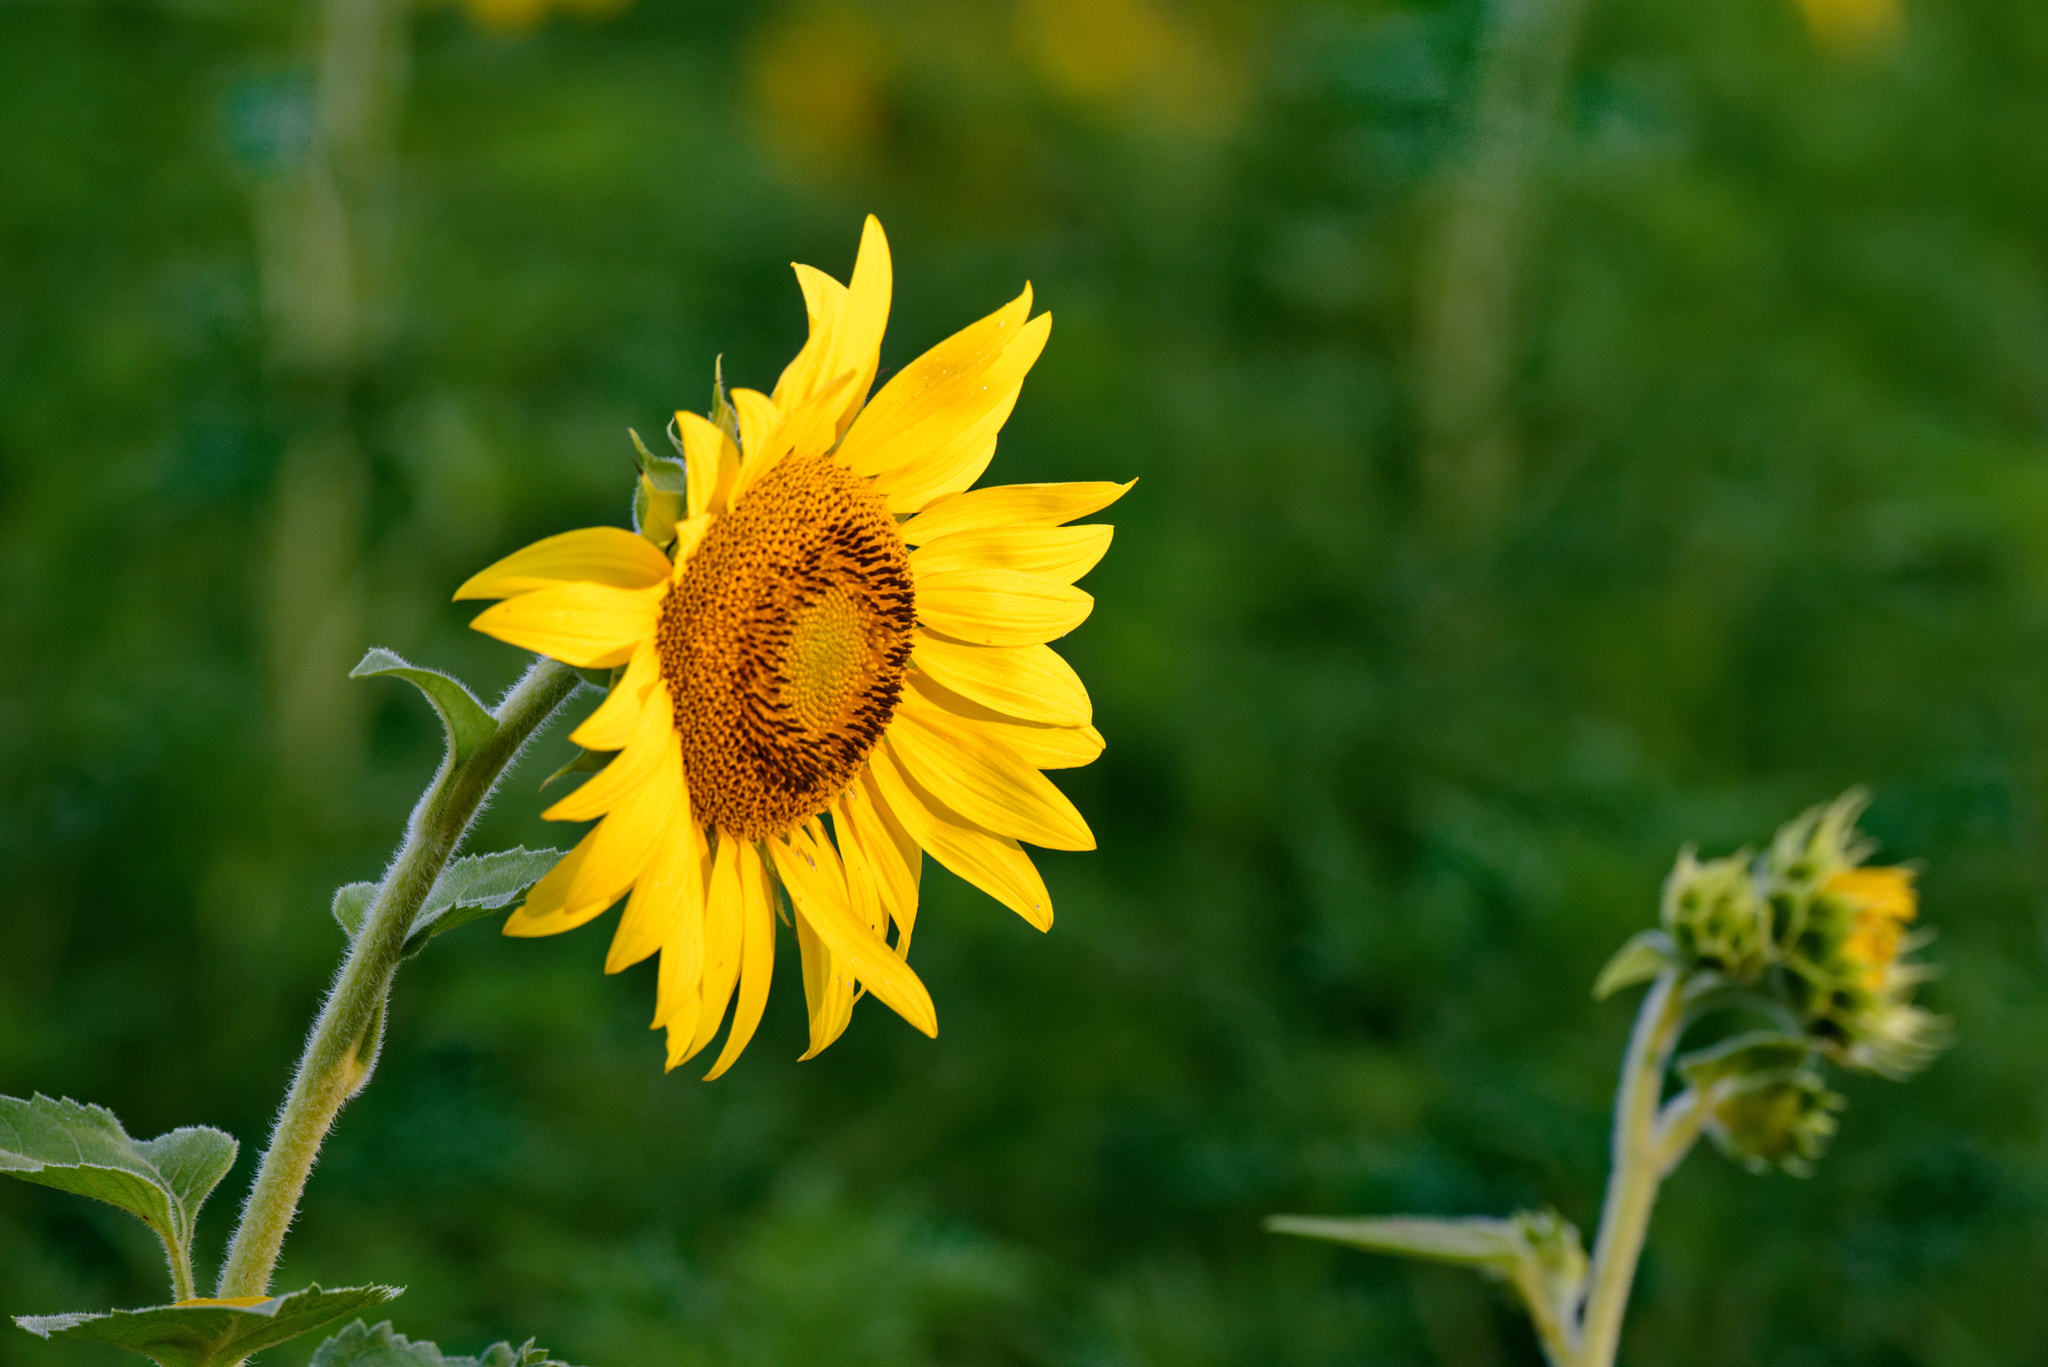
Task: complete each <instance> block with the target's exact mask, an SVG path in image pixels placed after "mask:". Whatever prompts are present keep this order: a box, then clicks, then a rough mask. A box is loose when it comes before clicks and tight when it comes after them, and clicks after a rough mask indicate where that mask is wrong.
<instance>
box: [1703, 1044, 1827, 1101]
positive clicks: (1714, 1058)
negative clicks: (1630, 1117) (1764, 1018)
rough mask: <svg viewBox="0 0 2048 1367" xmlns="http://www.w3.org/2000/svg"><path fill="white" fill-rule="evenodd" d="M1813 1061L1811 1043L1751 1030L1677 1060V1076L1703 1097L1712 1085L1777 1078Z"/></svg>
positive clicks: (1796, 1070)
mask: <svg viewBox="0 0 2048 1367" xmlns="http://www.w3.org/2000/svg"><path fill="white" fill-rule="evenodd" d="M1812 1062H1813V1044H1812V1042H1811V1041H1809V1040H1806V1039H1803V1038H1801V1037H1799V1036H1797V1035H1787V1034H1783V1033H1780V1032H1779V1031H1776V1030H1752V1031H1750V1032H1748V1033H1747V1034H1741V1035H1736V1036H1734V1037H1732V1038H1730V1039H1725V1040H1722V1041H1721V1042H1720V1043H1719V1044H1716V1045H1714V1046H1713V1047H1712V1048H1708V1049H1700V1050H1697V1051H1695V1052H1693V1053H1690V1054H1687V1055H1685V1056H1684V1057H1683V1058H1681V1059H1679V1060H1678V1075H1679V1076H1680V1077H1682V1078H1684V1079H1685V1081H1686V1084H1687V1085H1688V1086H1690V1087H1691V1088H1692V1089H1693V1090H1694V1091H1696V1092H1699V1093H1700V1094H1702V1095H1705V1094H1706V1093H1707V1092H1708V1091H1709V1090H1711V1089H1712V1088H1714V1087H1715V1086H1717V1085H1719V1084H1721V1083H1724V1082H1730V1081H1734V1080H1737V1079H1744V1078H1780V1077H1787V1076H1790V1075H1791V1074H1793V1073H1796V1072H1798V1071H1800V1070H1801V1069H1802V1068H1805V1067H1807V1066H1808V1065H1809V1064H1811V1063H1812Z"/></svg>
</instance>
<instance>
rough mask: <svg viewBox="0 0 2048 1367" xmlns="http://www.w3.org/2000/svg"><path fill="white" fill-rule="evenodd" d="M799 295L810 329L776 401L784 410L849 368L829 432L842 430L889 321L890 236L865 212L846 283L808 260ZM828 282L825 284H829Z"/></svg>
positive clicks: (867, 381)
mask: <svg viewBox="0 0 2048 1367" xmlns="http://www.w3.org/2000/svg"><path fill="white" fill-rule="evenodd" d="M797 279H798V281H799V282H800V283H801V284H802V285H803V290H804V301H805V304H806V306H807V307H808V308H809V309H810V314H811V335H810V338H809V340H808V341H806V342H805V343H804V348H803V350H802V351H799V352H798V353H797V357H796V359H795V360H794V361H791V362H790V364H789V368H788V369H786V370H784V371H783V372H782V378H781V379H780V380H778V381H777V382H776V385H775V395H774V398H775V402H776V403H777V404H778V405H780V406H781V407H782V408H783V409H784V410H785V411H787V410H788V409H790V408H792V407H795V406H796V405H798V404H801V403H802V402H804V400H806V399H808V398H810V397H811V395H812V394H814V393H816V392H817V391H818V390H819V388H820V387H821V386H822V385H823V384H824V383H825V382H827V381H830V380H832V379H833V378H835V377H836V376H839V375H842V374H847V373H849V372H851V374H852V375H853V383H852V386H851V388H849V389H848V390H847V391H846V392H845V393H844V394H843V395H842V396H841V397H840V399H839V401H838V404H837V406H836V409H835V411H834V412H833V414H832V419H833V431H832V435H833V437H835V438H837V437H839V436H840V435H842V434H844V433H845V431H846V429H847V426H848V424H850V423H851V422H852V421H853V418H854V414H856V413H857V412H859V411H860V404H861V400H863V399H865V398H866V397H867V394H868V387H869V386H870V385H872V384H873V383H874V382H875V367H876V365H877V363H878V361H879V358H880V354H881V347H882V333H883V331H884V330H885V329H886V328H887V326H888V322H889V301H890V294H891V291H892V289H893V287H894V280H893V272H892V268H891V265H890V260H889V240H888V238H887V237H886V236H885V235H884V234H883V232H882V225H881V224H880V223H878V222H877V221H876V220H875V216H874V215H873V214H869V215H868V218H867V221H866V223H865V224H863V225H862V228H861V238H860V255H859V257H858V258H856V260H855V261H854V266H853V280H852V283H851V285H850V286H841V285H840V284H839V282H838V281H836V280H833V279H832V277H831V276H829V275H825V274H824V273H823V272H821V271H814V270H812V269H811V268H810V267H808V266H798V267H797ZM828 287H829V288H828Z"/></svg>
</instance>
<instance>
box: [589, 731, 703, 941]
mask: <svg viewBox="0 0 2048 1367" xmlns="http://www.w3.org/2000/svg"><path fill="white" fill-rule="evenodd" d="M687 811H688V800H687V799H686V798H685V796H684V794H683V763H682V754H681V752H680V751H678V752H677V754H676V759H675V763H674V764H672V765H670V764H659V765H656V766H655V767H654V768H653V769H652V770H651V771H649V773H648V775H647V777H646V779H645V780H644V781H643V782H641V784H640V785H639V787H637V788H636V789H634V791H633V793H632V794H631V796H629V797H628V798H627V799H626V800H625V801H623V802H621V803H620V804H619V806H617V807H616V808H614V809H613V810H612V812H611V814H610V815H609V816H607V817H605V819H604V820H603V821H601V822H599V823H598V826H597V829H596V830H594V831H592V832H591V834H590V837H589V840H590V850H589V853H588V854H587V855H586V856H585V857H584V860H583V864H582V867H581V868H579V869H577V871H576V875H575V877H574V879H573V880H571V882H570V884H569V888H568V891H567V892H566V893H564V894H563V897H562V909H561V912H560V913H559V916H558V918H557V919H559V921H560V922H561V925H560V926H558V927H556V928H557V929H562V930H568V929H572V928H574V927H576V926H580V925H582V924H583V923H584V922H585V921H588V920H590V919H591V918H592V917H594V916H597V915H599V914H600V913H602V912H603V911H605V910H606V909H607V908H609V907H610V906H611V904H612V903H614V902H616V901H618V900H619V899H620V898H621V897H624V896H625V895H626V890H627V889H628V888H630V887H632V886H633V884H634V882H635V880H637V879H638V878H639V877H640V875H641V873H642V872H643V871H645V869H646V868H647V866H648V864H649V863H651V862H652V861H653V859H654V852H655V850H656V849H657V848H658V847H659V846H660V845H661V844H662V843H663V842H665V841H670V840H674V839H675V838H676V836H677V835H678V834H679V831H678V826H679V823H680V821H681V819H682V817H683V815H684V814H685V813H686V812H687Z"/></svg>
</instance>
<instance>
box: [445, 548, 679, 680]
mask: <svg viewBox="0 0 2048 1367" xmlns="http://www.w3.org/2000/svg"><path fill="white" fill-rule="evenodd" d="M656 554H659V552H656ZM667 592H668V581H667V580H666V579H664V580H663V581H662V582H661V583H659V584H657V585H655V586H654V587H652V588H645V589H618V588H611V587H608V586H607V585H604V584H584V583H577V584H554V585H551V586H549V587H548V588H544V589H535V590H534V591H533V592H531V593H522V594H520V595H519V596H518V597H517V598H509V599H507V600H506V601H504V602H502V603H499V604H497V605H495V606H493V607H488V608H485V609H484V610H483V611H482V612H481V613H479V614H478V615H477V618H476V620H475V621H473V622H471V623H470V625H471V626H473V627H475V628H476V629H477V630H478V631H481V632H482V633H484V635H486V636H495V637H497V638H498V639H499V640H501V641H504V642H506V643H507V644H508V645H515V646H521V647H524V648H525V649H527V650H531V651H534V652H536V653H538V654H541V655H549V656H552V657H554V658H555V659H557V660H560V661H561V662H562V663H564V664H571V665H575V666H577V667H578V668H580V669H608V668H610V667H611V666H613V665H622V664H625V663H626V662H627V661H628V660H630V659H631V658H632V656H633V650H634V648H635V647H636V646H638V645H639V644H640V643H641V642H642V641H645V640H648V639H650V638H652V637H653V635H654V626H655V622H656V621H657V620H658V618H659V617H660V614H661V598H662V595H663V594H665V593H667Z"/></svg>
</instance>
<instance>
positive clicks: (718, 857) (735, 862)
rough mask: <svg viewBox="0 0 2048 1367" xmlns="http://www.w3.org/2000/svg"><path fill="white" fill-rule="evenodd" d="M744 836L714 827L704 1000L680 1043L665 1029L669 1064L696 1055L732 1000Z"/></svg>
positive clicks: (741, 920)
mask: <svg viewBox="0 0 2048 1367" xmlns="http://www.w3.org/2000/svg"><path fill="white" fill-rule="evenodd" d="M744 843H745V842H743V841H739V840H735V839H733V838H732V837H731V836H729V835H727V834H726V833H725V832H724V831H720V832H719V833H718V851H717V853H716V854H714V855H713V856H712V860H711V883H710V889H709V891H708V892H707V893H706V895H705V898H704V987H703V1005H702V1007H701V1009H700V1010H699V1011H698V1013H697V1028H696V1030H695V1031H694V1032H693V1033H692V1034H690V1035H687V1036H685V1037H684V1039H685V1040H686V1041H687V1043H686V1044H681V1045H679V1044H678V1042H677V1039H676V1032H675V1031H674V1030H671V1031H670V1032H669V1037H668V1043H669V1067H671V1068H673V1067H675V1066H676V1065H677V1064H679V1063H685V1062H688V1061H689V1060H690V1059H692V1058H695V1057H696V1056H697V1055H698V1054H699V1053H701V1052H702V1051H703V1049H704V1046H705V1045H707V1044H709V1043H711V1040H712V1037H713V1036H715V1035H716V1034H717V1033H718V1027H719V1026H720V1025H722V1024H723V1023H724V1022H725V1008H726V1006H727V1004H728V1003H730V1002H731V1001H732V992H733V987H734V986H735V985H736V984H737V983H738V981H739V976H740V935H741V930H742V927H743V926H744V925H745V917H746V896H747V894H746V889H745V886H744V884H743V883H742V881H741V880H742V877H743V875H742V872H741V869H742V864H741V859H740V850H741V847H742V845H743V844H744Z"/></svg>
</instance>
